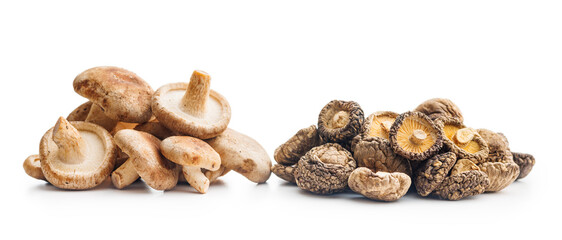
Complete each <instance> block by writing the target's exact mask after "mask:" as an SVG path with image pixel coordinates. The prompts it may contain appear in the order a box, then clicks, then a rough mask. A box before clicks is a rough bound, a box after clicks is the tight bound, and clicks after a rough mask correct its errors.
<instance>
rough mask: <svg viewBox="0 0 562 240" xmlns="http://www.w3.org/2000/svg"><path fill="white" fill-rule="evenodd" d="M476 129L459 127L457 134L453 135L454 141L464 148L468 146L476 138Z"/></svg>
mask: <svg viewBox="0 0 562 240" xmlns="http://www.w3.org/2000/svg"><path fill="white" fill-rule="evenodd" d="M474 134H475V133H474V130H473V129H471V128H462V129H459V130H458V131H457V132H456V133H455V135H454V136H453V141H455V143H456V144H457V145H458V146H459V147H461V148H463V147H466V146H467V145H468V144H469V143H470V141H472V139H474Z"/></svg>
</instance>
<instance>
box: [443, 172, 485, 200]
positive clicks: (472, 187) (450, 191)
mask: <svg viewBox="0 0 562 240" xmlns="http://www.w3.org/2000/svg"><path fill="white" fill-rule="evenodd" d="M488 184H490V181H489V180H488V175H486V173H484V172H482V171H478V170H471V171H467V172H461V173H459V174H456V175H451V176H448V177H447V178H445V180H443V182H442V183H441V186H439V187H438V188H437V189H436V190H435V192H434V193H435V195H437V196H439V197H440V198H442V199H447V200H460V199H463V198H465V197H470V196H474V195H478V194H481V193H484V191H485V190H486V187H487V186H488Z"/></svg>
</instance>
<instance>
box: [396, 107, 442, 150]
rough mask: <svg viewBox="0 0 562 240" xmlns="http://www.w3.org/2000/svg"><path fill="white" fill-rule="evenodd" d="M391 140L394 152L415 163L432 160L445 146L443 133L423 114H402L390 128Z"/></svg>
mask: <svg viewBox="0 0 562 240" xmlns="http://www.w3.org/2000/svg"><path fill="white" fill-rule="evenodd" d="M389 138H390V145H391V146H392V149H393V150H394V152H396V153H397V154H398V155H400V156H402V157H405V158H407V159H409V160H413V161H422V160H425V159H428V158H430V157H431V156H433V155H434V154H435V153H437V152H438V151H439V149H441V146H442V145H443V132H442V131H441V129H440V128H439V127H438V126H437V125H436V124H435V123H434V122H433V121H432V120H431V119H429V117H427V116H426V115H425V114H423V113H421V112H406V113H403V114H400V116H398V118H397V119H396V121H395V122H394V124H393V125H392V127H391V128H390V133H389Z"/></svg>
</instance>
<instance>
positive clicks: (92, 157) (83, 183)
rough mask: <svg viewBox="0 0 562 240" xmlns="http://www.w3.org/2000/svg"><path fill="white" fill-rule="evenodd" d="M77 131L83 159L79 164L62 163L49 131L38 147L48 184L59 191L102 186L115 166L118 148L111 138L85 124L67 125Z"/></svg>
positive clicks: (99, 129)
mask: <svg viewBox="0 0 562 240" xmlns="http://www.w3.org/2000/svg"><path fill="white" fill-rule="evenodd" d="M70 124H72V126H73V127H74V128H76V129H77V130H78V132H79V133H80V136H81V137H82V139H84V142H85V144H86V145H87V146H88V147H87V148H86V149H83V151H85V154H84V155H85V159H84V160H83V161H82V162H81V163H78V164H77V163H67V162H64V161H61V159H60V158H59V155H58V151H59V147H58V146H57V144H56V143H55V142H54V141H53V130H54V128H51V129H49V130H48V131H47V132H46V133H45V135H43V138H42V139H41V143H40V145H39V155H40V158H41V169H42V170H43V175H44V176H45V178H46V179H47V181H48V182H49V183H51V184H53V185H54V186H55V187H58V188H62V189H74V190H79V189H89V188H93V187H95V186H97V185H99V184H101V183H102V182H103V181H104V180H105V179H107V177H108V176H109V174H110V173H111V171H112V170H113V166H114V164H115V157H116V155H117V146H116V145H115V143H114V142H113V137H112V136H111V134H109V132H108V131H107V130H105V129H104V128H102V127H100V126H98V125H96V124H93V123H87V122H80V121H77V122H74V121H73V122H70Z"/></svg>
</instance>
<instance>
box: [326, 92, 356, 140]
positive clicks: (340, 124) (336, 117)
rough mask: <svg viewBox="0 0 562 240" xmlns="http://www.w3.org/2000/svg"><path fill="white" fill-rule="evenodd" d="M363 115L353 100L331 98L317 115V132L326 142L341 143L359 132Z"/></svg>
mask: <svg viewBox="0 0 562 240" xmlns="http://www.w3.org/2000/svg"><path fill="white" fill-rule="evenodd" d="M364 121H365V116H364V113H363V109H361V106H359V104H358V103H356V102H354V101H340V100H333V101H331V102H329V103H328V104H326V106H324V108H322V111H320V114H319V115H318V134H319V135H320V138H321V139H322V140H324V141H326V142H336V143H342V142H347V141H349V140H351V139H352V138H353V137H355V135H357V134H359V132H360V131H361V129H362V127H363V123H364Z"/></svg>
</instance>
